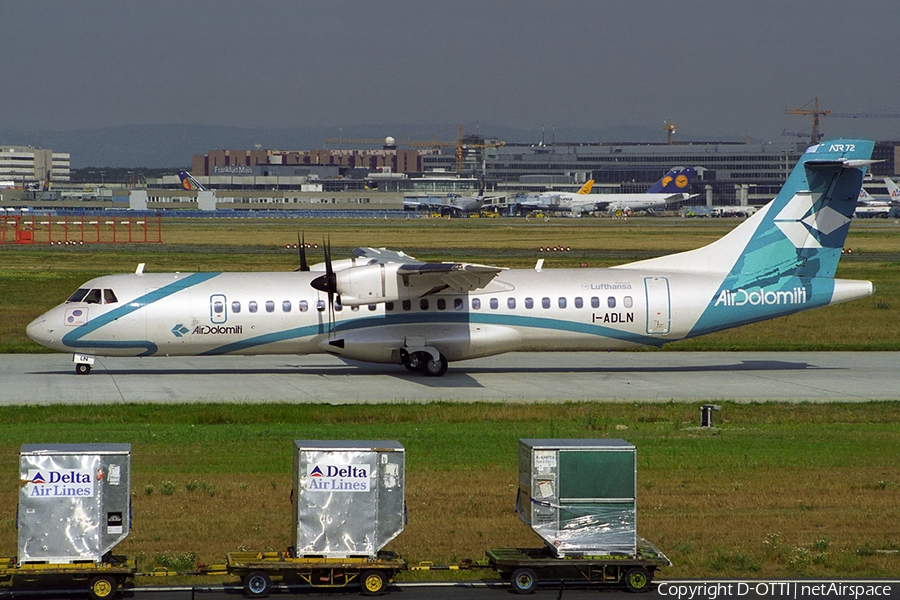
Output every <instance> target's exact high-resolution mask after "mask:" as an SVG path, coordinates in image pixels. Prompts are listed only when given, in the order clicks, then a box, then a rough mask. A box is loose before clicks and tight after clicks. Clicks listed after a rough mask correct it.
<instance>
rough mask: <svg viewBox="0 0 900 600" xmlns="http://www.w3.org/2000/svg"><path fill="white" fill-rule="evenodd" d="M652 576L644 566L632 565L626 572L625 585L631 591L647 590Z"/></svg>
mask: <svg viewBox="0 0 900 600" xmlns="http://www.w3.org/2000/svg"><path fill="white" fill-rule="evenodd" d="M651 579H652V577H651V576H650V573H649V572H648V571H647V569H645V568H644V567H632V568H630V569H628V571H627V572H626V573H625V587H627V588H628V591H629V592H646V591H647V590H648V589H650V580H651Z"/></svg>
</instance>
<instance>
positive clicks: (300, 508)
mask: <svg viewBox="0 0 900 600" xmlns="http://www.w3.org/2000/svg"><path fill="white" fill-rule="evenodd" d="M405 477H406V467H405V450H404V448H403V446H402V445H400V443H399V442H395V441H345V440H337V441H322V440H297V441H295V442H294V490H295V493H294V494H293V496H292V501H293V507H294V511H293V512H294V526H293V531H292V543H293V546H294V549H295V552H296V554H297V556H322V557H325V558H347V557H355V556H366V557H373V556H375V555H377V553H378V551H379V550H381V549H382V548H384V547H385V546H386V545H387V544H388V543H389V542H390V541H391V540H393V539H394V538H395V537H397V535H399V534H400V532H401V531H403V527H404V524H405V495H404V494H405V492H404V487H405V485H404V484H405Z"/></svg>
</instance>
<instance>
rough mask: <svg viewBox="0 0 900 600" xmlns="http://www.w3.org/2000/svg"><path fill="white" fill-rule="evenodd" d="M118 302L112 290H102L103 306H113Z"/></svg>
mask: <svg viewBox="0 0 900 600" xmlns="http://www.w3.org/2000/svg"><path fill="white" fill-rule="evenodd" d="M118 301H119V300H118V299H117V298H116V293H115V292H113V291H112V290H103V303H104V304H115V303H116V302H118Z"/></svg>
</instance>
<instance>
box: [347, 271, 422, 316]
mask: <svg viewBox="0 0 900 600" xmlns="http://www.w3.org/2000/svg"><path fill="white" fill-rule="evenodd" d="M401 266H402V265H400V264H387V265H383V264H374V265H365V266H361V267H351V268H349V269H343V270H340V271H337V272H336V273H335V279H336V284H337V285H336V286H335V287H336V288H337V293H338V294H340V296H341V304H342V305H344V306H361V305H363V304H377V303H380V302H395V301H397V300H405V299H407V298H409V290H408V288H407V287H406V286H404V285H403V283H402V281H401V276H400V275H398V274H397V270H398V269H399V268H400V267H401ZM401 290H402V293H403V296H402V297H401V295H400V294H401Z"/></svg>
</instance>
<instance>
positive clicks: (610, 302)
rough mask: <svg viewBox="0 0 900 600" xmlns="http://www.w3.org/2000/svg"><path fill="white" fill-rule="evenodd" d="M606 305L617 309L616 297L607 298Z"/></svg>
mask: <svg viewBox="0 0 900 600" xmlns="http://www.w3.org/2000/svg"><path fill="white" fill-rule="evenodd" d="M606 305H607V306H608V307H610V308H615V307H616V297H615V296H610V297H609V298H607V299H606Z"/></svg>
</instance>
